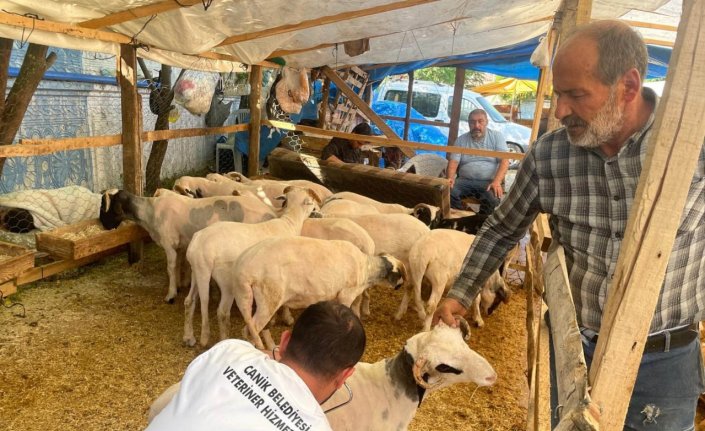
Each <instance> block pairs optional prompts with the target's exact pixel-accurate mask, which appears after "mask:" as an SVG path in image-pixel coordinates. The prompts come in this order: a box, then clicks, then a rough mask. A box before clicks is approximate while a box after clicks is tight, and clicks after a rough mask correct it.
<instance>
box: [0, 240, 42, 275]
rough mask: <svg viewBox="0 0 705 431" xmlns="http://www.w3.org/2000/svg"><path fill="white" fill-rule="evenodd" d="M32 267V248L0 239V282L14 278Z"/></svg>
mask: <svg viewBox="0 0 705 431" xmlns="http://www.w3.org/2000/svg"><path fill="white" fill-rule="evenodd" d="M32 267H34V252H33V251H32V250H29V249H27V248H24V247H20V246H19V245H15V244H10V243H8V242H3V241H0V283H4V282H6V281H9V280H12V279H15V278H17V276H19V275H20V274H22V273H23V272H24V271H26V270H28V269H30V268H32Z"/></svg>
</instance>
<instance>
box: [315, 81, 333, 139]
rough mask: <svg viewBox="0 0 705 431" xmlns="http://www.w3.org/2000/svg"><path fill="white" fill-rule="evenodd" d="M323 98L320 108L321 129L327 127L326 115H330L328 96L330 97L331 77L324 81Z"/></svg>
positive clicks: (319, 125)
mask: <svg viewBox="0 0 705 431" xmlns="http://www.w3.org/2000/svg"><path fill="white" fill-rule="evenodd" d="M322 92H323V100H321V107H320V109H319V110H318V127H319V128H320V129H325V128H326V116H327V115H328V98H329V97H330V79H328V78H326V79H325V80H324V81H323V88H322Z"/></svg>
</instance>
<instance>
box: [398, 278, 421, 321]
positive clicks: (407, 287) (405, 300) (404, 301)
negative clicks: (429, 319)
mask: <svg viewBox="0 0 705 431" xmlns="http://www.w3.org/2000/svg"><path fill="white" fill-rule="evenodd" d="M402 289H404V296H402V298H401V303H400V304H399V308H398V309H397V313H396V314H395V315H394V319H396V320H401V318H402V317H404V314H406V310H407V309H408V308H409V297H410V293H411V290H412V289H415V288H414V286H413V284H411V283H410V282H408V281H404V285H403V286H402ZM418 291H419V297H420V295H421V293H420V292H421V287H420V286H419V288H418Z"/></svg>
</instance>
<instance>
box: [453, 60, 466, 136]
mask: <svg viewBox="0 0 705 431" xmlns="http://www.w3.org/2000/svg"><path fill="white" fill-rule="evenodd" d="M464 89H465V68H464V67H460V66H457V67H456V68H455V84H454V85H453V106H452V107H451V109H450V130H449V131H448V146H449V147H450V146H452V145H455V141H456V140H457V139H458V130H459V129H460V122H461V121H463V120H465V121H467V120H468V119H467V118H460V111H461V108H462V105H463V90H464Z"/></svg>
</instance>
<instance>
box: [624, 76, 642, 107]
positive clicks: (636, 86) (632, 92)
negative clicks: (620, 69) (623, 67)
mask: <svg viewBox="0 0 705 431" xmlns="http://www.w3.org/2000/svg"><path fill="white" fill-rule="evenodd" d="M641 81H642V79H641V76H640V75H639V71H638V70H636V68H634V67H632V68H631V69H629V70H628V71H626V72H625V73H624V75H622V83H623V84H624V101H625V102H631V101H633V100H634V99H636V98H637V97H640V96H641V84H642V82H641Z"/></svg>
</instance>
